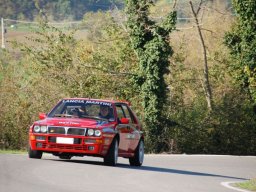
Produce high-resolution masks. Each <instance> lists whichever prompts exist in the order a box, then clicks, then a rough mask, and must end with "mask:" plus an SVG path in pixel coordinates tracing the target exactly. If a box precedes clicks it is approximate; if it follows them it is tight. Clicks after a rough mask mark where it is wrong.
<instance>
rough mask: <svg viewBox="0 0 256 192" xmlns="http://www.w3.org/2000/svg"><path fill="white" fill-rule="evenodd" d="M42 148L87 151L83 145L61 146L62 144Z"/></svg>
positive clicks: (46, 145) (43, 145) (47, 145)
mask: <svg viewBox="0 0 256 192" xmlns="http://www.w3.org/2000/svg"><path fill="white" fill-rule="evenodd" d="M42 148H47V149H66V150H81V151H85V150H87V148H86V146H84V145H63V144H46V143H43V144H42Z"/></svg>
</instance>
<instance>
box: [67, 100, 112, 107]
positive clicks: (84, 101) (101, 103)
mask: <svg viewBox="0 0 256 192" xmlns="http://www.w3.org/2000/svg"><path fill="white" fill-rule="evenodd" d="M63 103H85V104H94V105H105V106H111V103H108V102H103V101H92V100H82V99H68V100H63Z"/></svg>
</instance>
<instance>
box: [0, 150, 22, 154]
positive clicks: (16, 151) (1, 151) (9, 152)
mask: <svg viewBox="0 0 256 192" xmlns="http://www.w3.org/2000/svg"><path fill="white" fill-rule="evenodd" d="M26 153H27V151H25V150H2V149H1V150H0V154H26Z"/></svg>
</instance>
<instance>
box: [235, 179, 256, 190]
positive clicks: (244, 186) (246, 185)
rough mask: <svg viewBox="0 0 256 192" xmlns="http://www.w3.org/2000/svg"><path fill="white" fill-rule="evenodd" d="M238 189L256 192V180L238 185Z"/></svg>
mask: <svg viewBox="0 0 256 192" xmlns="http://www.w3.org/2000/svg"><path fill="white" fill-rule="evenodd" d="M236 187H239V188H242V189H246V190H249V191H254V192H256V178H254V179H251V180H249V181H246V182H242V183H236Z"/></svg>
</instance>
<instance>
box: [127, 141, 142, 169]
mask: <svg viewBox="0 0 256 192" xmlns="http://www.w3.org/2000/svg"><path fill="white" fill-rule="evenodd" d="M143 160H144V142H143V140H140V142H139V144H138V146H137V148H136V150H135V152H134V157H131V158H129V162H130V165H131V166H141V165H142V163H143Z"/></svg>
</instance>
